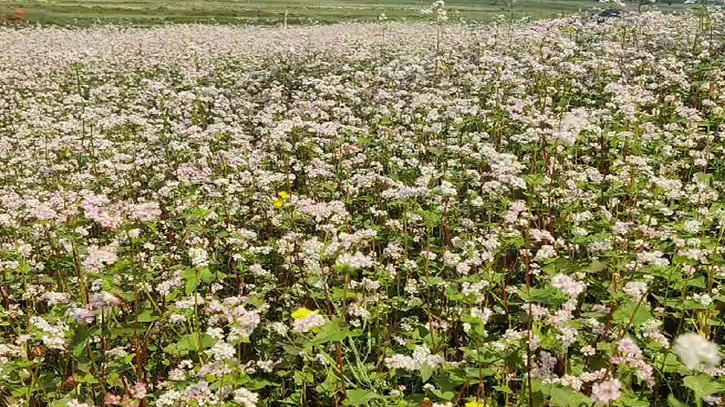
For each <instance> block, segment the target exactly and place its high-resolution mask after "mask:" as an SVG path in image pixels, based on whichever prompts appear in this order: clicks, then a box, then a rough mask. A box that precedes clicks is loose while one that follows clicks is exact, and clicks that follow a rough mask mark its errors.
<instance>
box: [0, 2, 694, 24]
mask: <svg viewBox="0 0 725 407" xmlns="http://www.w3.org/2000/svg"><path fill="white" fill-rule="evenodd" d="M430 3H431V2H430V1H423V0H403V1H394V0H349V1H345V0H261V1H244V0H239V1H235V0H208V1H205V0H123V1H121V0H90V1H75V0H59V1H42V2H41V1H17V2H15V3H9V5H10V6H14V7H18V8H21V9H22V10H23V11H24V13H25V14H24V17H25V20H26V21H28V22H30V23H41V24H60V25H77V26H87V25H92V24H98V23H101V24H103V23H114V24H133V25H149V24H164V23H222V24H281V23H282V22H283V21H284V19H285V12H287V20H288V23H289V24H308V23H310V22H312V21H316V22H320V23H331V22H337V21H350V20H355V21H360V20H362V21H368V20H374V19H376V17H377V16H378V15H379V14H380V13H385V14H386V16H387V17H388V18H389V19H391V20H403V19H406V20H415V19H420V18H421V16H420V10H421V9H422V8H424V7H426V6H428V5H429V4H430ZM5 4H8V3H5ZM446 5H447V7H448V9H449V13H450V17H451V19H459V18H462V19H465V20H467V21H486V20H489V19H491V18H492V17H493V16H496V15H499V14H504V13H505V14H508V0H451V1H449V2H447V3H446ZM595 7H600V8H601V7H606V5H602V4H599V3H597V2H596V1H595V0H588V1H587V0H519V1H518V2H516V3H515V4H514V15H515V17H524V16H529V17H532V18H547V17H554V16H557V15H559V14H567V13H573V12H577V11H579V10H582V11H587V10H591V9H593V8H595ZM650 7H653V8H658V9H660V10H664V11H668V10H670V11H676V10H683V9H685V8H686V6H685V5H683V4H680V3H675V4H672V5H667V4H666V3H663V4H659V5H655V6H650ZM631 8H636V5H633V6H631ZM0 10H2V11H1V12H4V13H5V14H10V13H11V12H10V11H9V9H7V8H6V6H2V5H0Z"/></svg>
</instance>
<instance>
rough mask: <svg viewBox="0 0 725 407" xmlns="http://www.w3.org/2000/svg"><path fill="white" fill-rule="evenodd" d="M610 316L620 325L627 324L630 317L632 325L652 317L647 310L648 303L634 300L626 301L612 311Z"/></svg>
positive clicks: (637, 324) (639, 323)
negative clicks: (639, 302)
mask: <svg viewBox="0 0 725 407" xmlns="http://www.w3.org/2000/svg"><path fill="white" fill-rule="evenodd" d="M632 315H634V317H632ZM612 317H613V319H614V322H616V323H618V324H620V325H624V326H629V320H630V318H631V319H632V325H634V326H639V325H642V324H643V323H645V322H647V321H649V320H650V319H652V314H651V313H650V312H649V305H647V304H645V303H644V302H642V303H641V304H638V303H637V302H636V301H627V302H625V303H624V305H622V306H621V307H619V308H618V309H617V310H616V311H614V315H613V316H612Z"/></svg>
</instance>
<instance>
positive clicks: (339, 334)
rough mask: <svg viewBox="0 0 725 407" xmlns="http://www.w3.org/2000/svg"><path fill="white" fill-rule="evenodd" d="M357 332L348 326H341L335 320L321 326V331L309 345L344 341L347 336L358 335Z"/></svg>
mask: <svg viewBox="0 0 725 407" xmlns="http://www.w3.org/2000/svg"><path fill="white" fill-rule="evenodd" d="M357 335H358V334H357V333H355V332H351V331H350V330H349V329H347V328H344V327H343V328H340V326H339V322H338V321H337V320H333V321H330V322H328V323H327V324H326V325H325V326H323V327H322V328H320V331H319V332H318V333H317V335H315V337H314V338H312V340H310V342H309V345H312V346H317V345H322V344H323V343H328V342H342V341H343V340H344V339H345V338H352V337H355V336H357Z"/></svg>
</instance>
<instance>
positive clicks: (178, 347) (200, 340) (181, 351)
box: [164, 333, 216, 355]
mask: <svg viewBox="0 0 725 407" xmlns="http://www.w3.org/2000/svg"><path fill="white" fill-rule="evenodd" d="M215 342H216V339H214V338H213V337H211V336H209V335H207V334H201V336H199V335H198V334H197V333H191V334H188V335H184V336H182V337H181V339H180V340H179V341H178V342H176V343H172V344H171V345H168V346H167V347H165V348H164V352H166V353H169V354H172V355H186V354H187V353H189V352H198V351H200V350H204V349H208V348H211V347H212V346H213V345H214V343H215Z"/></svg>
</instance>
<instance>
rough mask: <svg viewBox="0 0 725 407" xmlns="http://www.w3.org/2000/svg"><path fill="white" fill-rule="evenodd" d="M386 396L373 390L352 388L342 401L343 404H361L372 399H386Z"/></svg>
mask: <svg viewBox="0 0 725 407" xmlns="http://www.w3.org/2000/svg"><path fill="white" fill-rule="evenodd" d="M384 399H385V397H384V396H381V395H380V394H378V393H375V392H374V391H372V390H363V389H351V390H348V391H347V399H346V400H345V401H343V402H342V405H343V406H361V405H363V404H366V403H368V402H370V401H372V400H384Z"/></svg>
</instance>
